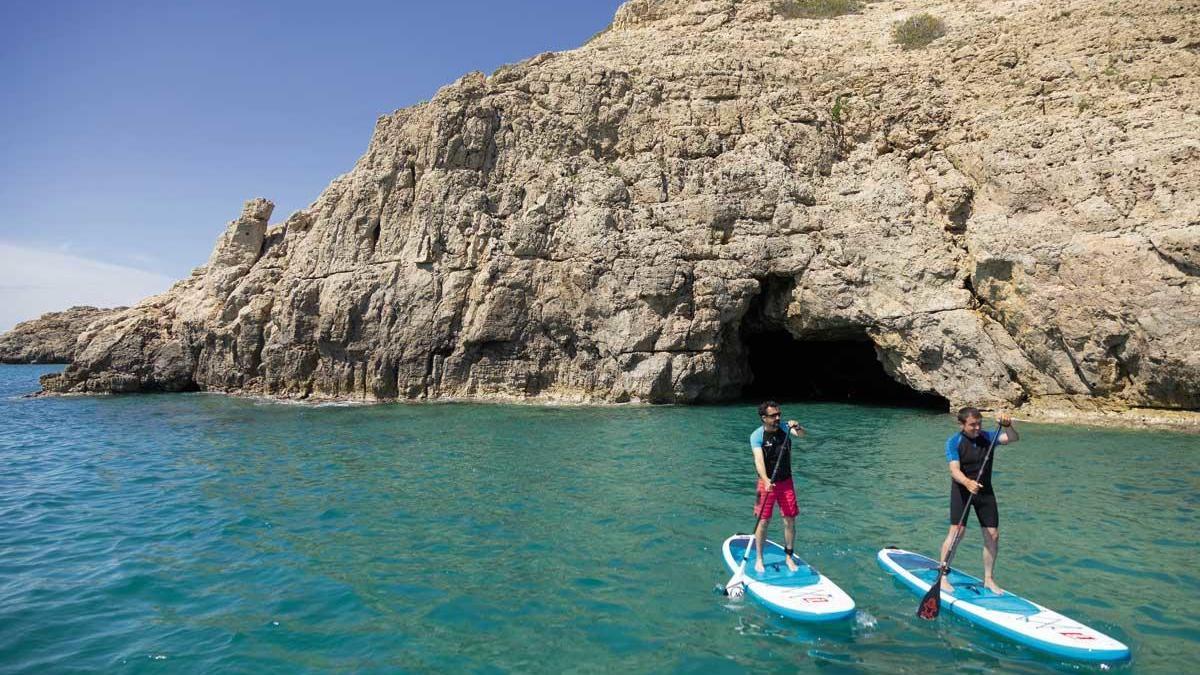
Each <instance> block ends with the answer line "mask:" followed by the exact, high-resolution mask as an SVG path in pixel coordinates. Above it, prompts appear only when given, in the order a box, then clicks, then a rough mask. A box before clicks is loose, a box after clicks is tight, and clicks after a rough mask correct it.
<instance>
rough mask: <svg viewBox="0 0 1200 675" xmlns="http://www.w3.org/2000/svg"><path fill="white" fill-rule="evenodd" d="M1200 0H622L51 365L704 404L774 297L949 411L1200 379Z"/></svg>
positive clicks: (260, 225) (1134, 395)
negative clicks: (912, 39)
mask: <svg viewBox="0 0 1200 675" xmlns="http://www.w3.org/2000/svg"><path fill="white" fill-rule="evenodd" d="M1194 9H1196V8H1194V7H1193V8H1191V10H1189V9H1187V8H1186V7H1184V6H1183V5H1180V3H1177V2H1170V1H1159V2H1146V3H1138V4H1137V5H1136V7H1135V6H1133V5H1130V6H1129V7H1128V8H1124V6H1122V7H1117V6H1116V5H1113V4H1112V3H1108V2H1099V1H1094V2H1093V1H1087V2H1082V1H1081V2H1043V3H1004V4H1002V5H992V4H991V3H974V2H944V3H936V4H935V5H933V6H930V5H929V3H905V2H900V3H872V4H867V5H864V7H863V9H862V11H861V13H859V14H854V15H848V16H842V17H838V18H835V19H830V20H809V19H785V18H783V17H782V16H780V15H779V12H778V11H777V10H778V2H771V1H767V0H761V1H760V0H741V1H739V2H734V1H733V0H711V1H708V2H690V1H684V0H657V1H656V0H632V1H631V2H628V3H626V4H625V5H624V6H623V7H622V8H621V9H620V10H619V11H618V12H617V15H616V18H615V21H614V23H613V26H612V27H611V28H610V29H609V30H608V31H606V32H604V33H603V34H602V35H600V36H598V37H597V38H596V39H594V40H593V41H591V42H589V43H588V44H587V45H585V46H584V47H582V48H580V49H577V50H575V51H571V52H564V53H548V54H542V55H539V56H537V57H534V58H532V59H530V60H528V61H526V62H524V63H520V64H516V65H512V66H507V67H504V68H501V69H500V70H499V71H497V72H496V73H493V74H492V75H491V76H490V77H485V76H484V75H482V74H478V73H474V74H470V75H467V76H465V77H463V78H462V79H460V80H459V81H457V82H455V83H453V84H452V85H450V86H447V87H446V88H444V89H443V90H442V91H440V92H439V93H438V94H437V96H436V97H434V99H433V100H432V101H430V102H429V103H426V104H422V105H419V106H416V107H413V108H409V109H405V110H400V111H397V112H395V113H393V114H391V115H388V116H385V117H382V118H380V120H379V122H378V124H377V126H376V129H375V133H374V136H373V138H372V139H371V143H370V146H369V147H368V149H367V151H366V153H365V154H364V155H363V157H362V158H361V159H360V160H359V162H358V163H357V164H356V166H355V167H354V168H353V170H352V171H350V172H349V173H347V174H345V175H344V176H342V177H340V178H338V179H336V180H335V181H334V182H333V183H332V184H331V185H330V186H329V187H328V188H327V189H326V190H325V192H324V193H323V194H322V195H321V196H320V197H319V198H318V199H317V201H316V202H314V203H313V204H312V205H311V206H310V207H309V208H307V209H305V210H303V211H300V212H297V213H295V214H292V216H291V217H289V218H288V219H287V221H286V222H284V223H283V224H281V225H277V226H274V227H270V228H268V226H267V222H268V218H269V216H270V211H271V205H270V204H269V203H268V202H265V201H264V200H255V201H252V202H250V203H248V204H247V206H246V209H245V211H244V212H243V214H242V216H241V217H240V218H239V219H238V220H236V221H234V222H233V223H232V224H231V225H230V227H229V229H228V231H227V232H226V233H225V235H223V236H222V238H221V240H220V242H219V244H218V247H217V250H216V251H214V253H213V255H212V258H211V259H210V260H209V263H208V264H207V265H206V266H204V267H202V268H200V269H198V270H196V272H194V273H193V275H192V277H191V278H189V279H186V280H184V281H182V282H180V283H179V284H177V285H176V286H175V287H174V288H173V289H172V290H171V291H169V292H168V293H166V294H164V295H161V296H157V297H155V298H151V299H148V300H147V301H145V302H143V303H142V304H141V305H139V306H138V307H135V308H132V309H130V310H127V311H125V312H123V313H120V314H118V315H116V316H114V317H111V318H109V319H107V320H105V321H103V322H101V323H99V324H94V325H93V326H92V327H91V328H90V329H89V330H88V332H87V333H85V334H84V335H83V336H82V337H81V338H80V344H81V346H82V348H81V349H80V350H79V351H78V352H77V354H76V357H75V361H74V363H73V365H72V366H71V367H70V368H69V369H68V370H67V371H66V372H65V373H63V374H62V375H61V376H49V377H47V378H46V379H45V380H44V382H43V386H44V387H45V388H46V389H48V390H52V391H60V392H68V391H143V390H180V389H188V388H200V389H205V390H211V391H228V392H244V393H258V394H268V395H274V396H285V397H310V396H313V397H341V398H361V399H389V398H438V397H491V398H507V397H515V398H528V397H542V398H547V399H566V400H578V401H634V400H640V401H661V402H668V401H670V402H691V401H703V400H714V399H722V398H726V397H729V396H732V395H735V394H737V393H738V392H739V391H740V390H741V388H742V387H743V386H744V385H745V384H746V383H747V382H748V381H749V379H750V377H751V374H750V372H749V369H748V367H747V360H746V353H745V347H744V346H743V345H744V339H745V334H744V333H745V331H747V330H750V329H751V326H752V325H761V324H763V323H764V322H766V323H768V324H771V325H772V326H773V327H774V328H779V329H786V330H787V331H788V332H790V333H791V334H792V335H793V336H794V337H795V338H796V339H797V340H799V341H804V340H827V339H840V338H863V339H870V340H871V341H872V342H873V343H874V345H875V347H876V351H877V353H878V355H879V359H880V361H881V362H882V363H883V365H884V367H885V369H886V370H887V372H889V373H890V374H891V375H892V376H893V377H895V378H897V379H898V380H900V381H902V382H904V383H906V384H908V385H910V386H912V387H913V388H915V389H918V390H921V391H927V392H936V393H938V394H940V395H942V396H944V397H945V398H947V399H948V400H949V401H950V402H951V403H952V404H954V405H958V404H965V403H972V404H984V405H1004V406H1021V405H1026V406H1042V407H1047V406H1049V407H1064V406H1067V407H1069V406H1084V407H1086V406H1092V407H1123V406H1151V407H1168V408H1194V407H1200V330H1198V329H1200V282H1198V280H1197V266H1198V264H1200V249H1198V248H1197V236H1198V235H1197V228H1198V227H1200V201H1198V197H1197V194H1200V191H1198V190H1197V188H1198V187H1200V118H1198V117H1197V113H1198V112H1200V94H1198V92H1200V76H1198V73H1200V53H1198V52H1200V37H1197V36H1200V28H1198V26H1197V19H1196V16H1197V14H1196V12H1195V11H1193V10H1194ZM915 11H931V12H933V13H935V14H937V15H939V16H940V17H941V18H943V19H944V20H945V22H946V23H947V25H948V26H949V29H950V30H949V33H948V35H947V36H946V37H944V38H942V39H939V40H937V41H936V42H934V43H933V44H932V45H930V46H929V47H927V48H925V49H923V50H914V51H900V50H899V48H898V47H896V46H895V45H894V44H892V43H891V42H890V37H889V35H890V27H891V25H892V23H893V22H894V21H896V20H899V19H901V18H904V17H905V16H907V15H908V14H910V13H912V12H915ZM756 300H757V301H758V304H757V305H756V306H758V307H762V308H763V309H762V310H761V316H758V317H756V318H755V319H754V321H753V322H746V321H745V319H746V314H747V312H748V311H749V309H750V307H751V305H752V303H755V301H756Z"/></svg>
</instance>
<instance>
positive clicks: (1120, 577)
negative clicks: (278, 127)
mask: <svg viewBox="0 0 1200 675" xmlns="http://www.w3.org/2000/svg"><path fill="white" fill-rule="evenodd" d="M52 369H53V367H46V366H0V462H2V466H3V467H4V468H3V472H2V473H0V672H29V673H42V672H62V671H94V670H101V671H106V672H163V673H181V672H256V673H257V672H286V673H293V672H309V671H311V672H317V671H360V672H397V671H407V672H430V671H439V672H482V673H500V672H564V671H569V672H602V671H626V672H668V673H674V672H689V673H690V672H695V673H721V672H728V673H735V672H738V673H740V672H745V671H747V670H748V669H754V670H755V671H757V672H796V671H800V672H833V673H840V672H881V673H882V672H887V673H893V672H928V671H932V670H934V669H938V670H948V669H958V670H963V671H973V672H981V671H982V672H989V671H990V672H1046V671H1054V670H1063V671H1080V670H1082V671H1092V670H1097V668H1096V667H1094V666H1077V665H1075V664H1070V663H1062V662H1059V661H1056V660H1055V659H1053V658H1050V657H1044V656H1040V655H1038V654H1036V653H1033V652H1031V651H1029V650H1028V649H1025V648H1022V647H1019V646H1017V645H1015V644H1012V643H1009V642H1007V641H1005V640H1003V639H1001V638H994V637H991V636H989V635H988V634H986V633H983V632H981V631H979V630H977V629H975V628H973V627H971V626H970V625H968V624H966V623H964V622H962V621H961V620H960V619H958V618H956V617H954V616H952V615H951V614H949V613H948V612H944V613H943V616H942V618H941V619H940V620H939V621H937V622H936V623H932V624H931V623H926V622H923V621H921V620H919V619H917V618H916V617H915V616H914V612H915V609H916V598H915V597H914V596H912V595H910V593H909V592H908V591H907V590H904V589H903V588H901V587H900V586H899V585H898V584H897V583H896V582H894V581H893V580H892V579H891V578H890V577H889V576H888V575H886V574H885V573H884V572H883V571H882V570H880V569H879V568H878V566H877V565H876V563H875V560H874V555H875V552H876V551H877V550H878V549H879V548H880V547H882V546H884V545H887V544H894V545H898V546H903V547H906V548H912V549H915V550H918V551H922V552H927V553H932V552H934V551H935V550H936V547H937V546H938V544H939V543H940V542H941V539H942V537H943V536H944V534H945V530H946V523H945V520H946V508H947V507H946V502H947V493H948V481H949V479H948V477H947V474H946V468H945V461H944V458H943V455H942V450H941V446H942V443H943V441H944V440H945V438H946V436H947V435H949V434H950V433H951V432H952V431H953V430H954V425H953V422H952V421H951V419H950V418H949V417H948V416H946V415H940V414H935V413H931V412H929V411H919V410H907V409H900V408H871V407H855V406H847V405H835V404H796V405H785V406H784V414H785V416H786V417H793V418H798V419H800V420H801V421H802V422H803V423H804V424H805V425H806V426H807V427H808V429H809V432H810V436H809V438H808V439H806V440H805V441H802V442H801V443H800V444H799V445H798V446H797V452H796V460H795V473H796V483H797V489H798V492H799V495H800V502H801V516H800V521H799V527H798V529H799V540H800V544H799V550H800V551H801V552H802V554H803V555H804V557H805V558H806V559H807V560H808V561H809V562H810V563H812V564H813V565H815V566H816V567H817V568H818V569H820V570H821V571H822V572H824V573H825V574H826V575H828V576H829V577H831V578H832V579H833V580H834V581H836V582H837V583H838V584H839V585H841V586H842V588H844V589H846V590H847V591H848V592H849V593H850V594H851V595H852V596H854V598H855V599H856V601H857V602H858V605H859V608H860V611H859V614H858V617H857V618H856V620H854V621H849V622H846V623H843V624H839V625H833V626H825V627H810V626H804V625H801V624H797V623H793V622H790V621H787V620H785V619H782V618H779V617H776V616H773V615H771V614H770V613H769V612H767V611H766V610H764V609H762V608H761V607H759V606H758V605H756V604H753V603H749V602H745V603H740V604H732V603H730V602H728V601H727V600H726V599H725V598H723V597H722V596H720V595H717V594H715V593H714V592H713V587H714V585H716V584H718V583H722V582H724V581H725V580H726V579H727V578H728V576H729V573H728V571H727V570H726V569H725V567H724V564H723V563H722V561H721V559H720V552H719V545H720V542H721V541H722V540H723V539H724V538H725V537H726V536H728V535H729V534H731V533H733V532H734V531H746V530H749V529H750V527H751V526H752V525H753V515H752V513H751V508H752V502H753V470H752V467H751V462H750V456H749V450H748V447H747V438H748V436H749V434H750V432H751V431H752V430H753V428H754V427H755V426H756V425H757V418H756V416H755V411H754V409H753V407H752V406H748V405H729V406H714V407H616V408H552V407H535V406H503V405H475V404H425V405H407V404H397V405H379V406H309V405H283V404H276V403H268V402H261V401H252V400H241V399H234V398H227V397H221V396H212V395H203V394H187V395H160V396H159V395H156V396H131V397H87V398H57V399H54V398H47V399H27V398H21V397H20V394H23V393H26V392H29V391H32V390H34V389H36V378H37V375H39V374H41V373H44V372H48V371H50V370H52ZM1021 431H1022V433H1023V435H1024V440H1023V441H1022V442H1021V443H1019V444H1016V445H1014V446H1011V447H1008V448H1004V449H1003V450H1002V451H1001V453H1002V454H1001V455H1000V457H999V458H998V464H997V467H996V471H995V476H994V479H995V483H996V486H997V492H998V494H999V497H1000V504H1001V531H1002V539H1001V554H1000V563H999V567H998V573H997V578H998V580H999V581H1000V583H1001V584H1003V585H1005V586H1006V587H1008V588H1009V589H1011V590H1014V591H1017V592H1019V593H1021V594H1023V595H1026V596H1027V597H1029V598H1030V599H1033V600H1035V601H1037V602H1040V603H1042V604H1044V605H1047V606H1049V607H1051V608H1053V609H1057V610H1059V611H1061V612H1063V613H1065V614H1067V615H1069V616H1072V617H1075V618H1077V619H1080V620H1082V621H1084V622H1085V623H1087V624H1090V625H1092V626H1094V627H1096V628H1098V629H1100V630H1103V631H1105V632H1108V633H1110V634H1112V635H1114V636H1115V637H1117V638H1118V639H1121V640H1123V641H1125V642H1126V643H1128V644H1129V645H1130V646H1131V647H1132V649H1133V660H1132V662H1131V663H1129V664H1124V665H1117V666H1114V667H1113V670H1119V671H1124V672H1162V673H1167V672H1188V671H1191V672H1194V671H1195V669H1196V666H1197V663H1198V662H1200V605H1198V602H1200V566H1198V565H1197V563H1196V558H1195V556H1196V554H1197V552H1198V551H1200V536H1198V535H1197V524H1198V523H1197V521H1198V517H1197V516H1198V513H1200V510H1198V507H1200V490H1198V488H1200V469H1198V466H1200V465H1198V462H1197V454H1196V450H1197V445H1198V440H1200V439H1197V438H1196V437H1195V436H1188V435H1182V434H1172V433H1158V432H1140V431H1139V432H1133V431H1116V430H1096V429H1089V428H1070V427H1054V426H1040V425H1021ZM775 535H778V536H782V535H781V533H780V528H779V526H778V524H776V526H775V528H774V529H773V530H772V536H775ZM979 549H980V539H979V533H978V531H977V529H976V528H971V530H969V535H968V538H967V540H966V541H965V543H964V545H963V549H962V551H961V553H960V555H959V558H958V561H957V562H958V563H959V564H960V565H961V566H962V567H963V568H964V569H966V570H967V571H970V572H974V573H978V572H979V570H980V567H981V565H980V559H979V558H980V556H979Z"/></svg>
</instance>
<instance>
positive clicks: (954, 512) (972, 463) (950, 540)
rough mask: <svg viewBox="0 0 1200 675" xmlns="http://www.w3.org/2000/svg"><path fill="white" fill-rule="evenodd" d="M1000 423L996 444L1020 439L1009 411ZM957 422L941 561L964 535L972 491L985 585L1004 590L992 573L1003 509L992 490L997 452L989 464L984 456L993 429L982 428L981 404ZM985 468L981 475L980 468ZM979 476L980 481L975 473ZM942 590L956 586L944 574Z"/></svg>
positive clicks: (949, 453)
mask: <svg viewBox="0 0 1200 675" xmlns="http://www.w3.org/2000/svg"><path fill="white" fill-rule="evenodd" d="M996 421H997V422H999V423H1000V427H1001V431H1000V438H998V439H996V445H1008V444H1009V443H1015V442H1017V441H1018V440H1020V436H1019V435H1018V434H1017V430H1016V429H1015V428H1014V427H1013V425H1012V418H1011V417H1009V416H1008V415H1004V414H1001V415H997V416H996ZM958 423H959V425H960V426H961V428H960V429H959V431H958V433H955V434H954V435H953V436H951V437H950V438H948V439H946V461H947V462H949V463H950V478H951V480H952V481H953V482H952V483H950V532H949V534H947V535H946V541H944V542H943V543H942V558H941V560H942V562H943V563H944V562H945V560H946V556H948V555H950V547H951V546H953V545H954V540H955V539H957V538H958V537H961V536H962V535H963V530H965V529H966V523H965V522H964V523H963V526H962V527H959V525H958V522H959V520H961V519H962V515H963V509H965V508H966V504H967V499H968V497H970V495H975V496H974V497H973V498H971V507H972V508H974V509H975V518H976V519H978V520H979V526H980V527H981V528H982V529H983V585H984V586H986V587H987V588H988V589H989V590H991V591H992V592H993V593H1003V592H1004V591H1002V590H1000V587H999V586H997V585H996V580H995V579H994V578H993V577H992V570H993V568H994V567H995V566H996V553H997V551H998V550H999V548H1000V510H999V508H998V506H997V504H996V493H995V492H994V491H993V490H992V465H993V464H995V463H996V452H995V450H993V451H992V457H991V459H989V460H988V463H987V465H986V466H984V465H983V458H984V456H985V455H987V450H988V445H990V444H991V442H992V434H994V433H996V432H994V431H984V430H983V428H982V427H983V413H981V412H979V409H978V408H963V409H962V410H959V411H958ZM980 468H982V469H983V474H982V475H980V473H979V470H980ZM976 476H979V480H978V482H977V481H976V480H975V477H976ZM942 590H944V591H953V590H954V587H953V586H951V585H950V582H949V581H946V577H942Z"/></svg>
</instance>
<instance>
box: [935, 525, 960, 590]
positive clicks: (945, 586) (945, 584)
mask: <svg viewBox="0 0 1200 675" xmlns="http://www.w3.org/2000/svg"><path fill="white" fill-rule="evenodd" d="M965 529H966V528H965V527H960V526H958V525H951V526H950V531H949V532H948V533H947V534H946V540H945V541H943V542H942V557H941V559H940V561H941V562H942V563H945V562H946V558H947V557H949V556H950V549H951V547H953V546H954V540H955V539H958V538H959V537H961V536H962V534H963V531H964V530H965ZM942 590H943V591H948V592H953V591H954V586H951V585H950V582H949V581H948V580H947V579H946V577H945V576H943V577H942Z"/></svg>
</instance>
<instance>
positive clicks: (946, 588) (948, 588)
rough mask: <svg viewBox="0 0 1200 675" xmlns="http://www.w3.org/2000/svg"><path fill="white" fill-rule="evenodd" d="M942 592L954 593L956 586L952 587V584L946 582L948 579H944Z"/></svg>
mask: <svg viewBox="0 0 1200 675" xmlns="http://www.w3.org/2000/svg"><path fill="white" fill-rule="evenodd" d="M942 590H943V591H946V592H947V593H953V592H954V586H951V585H950V582H949V581H946V577H942Z"/></svg>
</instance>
